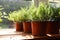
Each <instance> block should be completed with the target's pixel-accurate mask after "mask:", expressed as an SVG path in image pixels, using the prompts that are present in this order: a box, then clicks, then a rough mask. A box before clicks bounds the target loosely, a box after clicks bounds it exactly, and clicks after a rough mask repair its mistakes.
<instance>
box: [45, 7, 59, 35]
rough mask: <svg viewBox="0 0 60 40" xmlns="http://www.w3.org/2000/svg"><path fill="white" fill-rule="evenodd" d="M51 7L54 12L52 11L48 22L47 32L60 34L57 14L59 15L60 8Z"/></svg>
mask: <svg viewBox="0 0 60 40" xmlns="http://www.w3.org/2000/svg"><path fill="white" fill-rule="evenodd" d="M50 7H51V6H50ZM50 9H51V10H52V12H51V13H52V16H51V17H50V20H49V21H48V22H47V29H46V34H58V33H59V23H58V21H57V18H56V16H58V15H59V8H53V7H51V8H50ZM51 10H50V11H51Z"/></svg>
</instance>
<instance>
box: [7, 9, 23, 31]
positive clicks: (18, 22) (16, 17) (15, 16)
mask: <svg viewBox="0 0 60 40" xmlns="http://www.w3.org/2000/svg"><path fill="white" fill-rule="evenodd" d="M20 14H21V11H20V10H19V11H14V12H11V13H10V14H9V17H8V19H9V20H11V21H13V22H14V25H15V26H16V31H23V24H22V17H21V16H22V15H21V16H20Z"/></svg>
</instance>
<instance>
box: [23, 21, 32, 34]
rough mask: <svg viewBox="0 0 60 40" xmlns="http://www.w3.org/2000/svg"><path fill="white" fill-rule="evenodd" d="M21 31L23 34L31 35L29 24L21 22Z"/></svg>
mask: <svg viewBox="0 0 60 40" xmlns="http://www.w3.org/2000/svg"><path fill="white" fill-rule="evenodd" d="M23 30H24V32H25V33H31V22H23Z"/></svg>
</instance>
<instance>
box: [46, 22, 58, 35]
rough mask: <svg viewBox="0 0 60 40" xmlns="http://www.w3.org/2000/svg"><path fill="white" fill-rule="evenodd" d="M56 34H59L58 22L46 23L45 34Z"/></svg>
mask: <svg viewBox="0 0 60 40" xmlns="http://www.w3.org/2000/svg"><path fill="white" fill-rule="evenodd" d="M58 33H59V24H58V21H48V22H47V29H46V34H58Z"/></svg>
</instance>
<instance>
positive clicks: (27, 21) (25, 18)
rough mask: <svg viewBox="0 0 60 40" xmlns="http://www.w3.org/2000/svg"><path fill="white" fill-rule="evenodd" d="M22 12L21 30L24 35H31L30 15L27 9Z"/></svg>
mask: <svg viewBox="0 0 60 40" xmlns="http://www.w3.org/2000/svg"><path fill="white" fill-rule="evenodd" d="M22 10H23V11H24V13H23V16H22V18H23V19H22V20H23V30H24V32H25V33H31V20H30V17H31V15H30V14H29V11H28V9H27V8H22Z"/></svg>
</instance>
